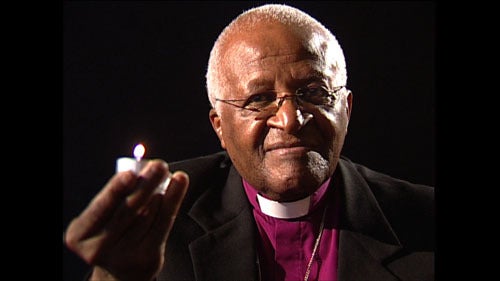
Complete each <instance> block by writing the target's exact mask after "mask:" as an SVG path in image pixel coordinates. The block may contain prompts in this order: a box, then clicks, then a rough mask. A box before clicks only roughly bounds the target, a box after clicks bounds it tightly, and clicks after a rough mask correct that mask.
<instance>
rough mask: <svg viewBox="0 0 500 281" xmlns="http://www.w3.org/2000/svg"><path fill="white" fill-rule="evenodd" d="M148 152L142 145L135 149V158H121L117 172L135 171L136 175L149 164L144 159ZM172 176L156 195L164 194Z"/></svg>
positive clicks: (159, 188)
mask: <svg viewBox="0 0 500 281" xmlns="http://www.w3.org/2000/svg"><path fill="white" fill-rule="evenodd" d="M145 152H146V148H145V147H144V145H142V144H141V143H139V144H137V145H136V146H135V147H134V158H131V157H120V158H118V159H117V160H116V172H117V173H119V172H124V171H133V172H134V173H136V174H139V172H140V171H141V170H142V169H143V168H144V167H145V166H146V165H147V164H148V160H144V159H142V157H143V156H144V154H145ZM171 176H172V174H171V173H169V174H168V177H167V179H166V180H165V181H164V182H163V183H162V184H160V185H159V186H158V187H157V188H156V191H155V192H156V193H161V194H164V193H165V191H166V190H167V187H168V184H169V183H170V179H171Z"/></svg>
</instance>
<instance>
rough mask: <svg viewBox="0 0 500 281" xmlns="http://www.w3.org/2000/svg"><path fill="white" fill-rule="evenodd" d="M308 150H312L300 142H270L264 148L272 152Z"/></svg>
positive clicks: (294, 152) (283, 152)
mask: <svg viewBox="0 0 500 281" xmlns="http://www.w3.org/2000/svg"><path fill="white" fill-rule="evenodd" d="M310 150H312V149H311V147H310V146H308V145H306V144H304V143H301V142H294V143H276V144H272V145H270V146H268V147H267V148H266V150H265V152H266V153H268V152H273V153H279V154H297V153H299V154H302V153H305V152H308V151H310Z"/></svg>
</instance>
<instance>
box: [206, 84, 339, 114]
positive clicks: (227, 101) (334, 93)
mask: <svg viewBox="0 0 500 281" xmlns="http://www.w3.org/2000/svg"><path fill="white" fill-rule="evenodd" d="M307 88H310V87H300V88H298V89H297V90H295V93H294V94H291V95H284V96H282V97H278V96H276V98H275V100H274V101H273V102H271V103H270V104H269V105H272V104H273V103H276V101H278V106H277V107H276V111H278V110H279V108H280V107H281V105H282V104H283V103H284V102H285V100H286V99H292V98H293V99H295V102H296V104H297V105H298V106H302V103H304V102H305V103H308V104H311V105H313V106H318V105H323V106H325V105H326V104H312V103H309V102H306V101H302V103H299V102H297V98H298V97H300V96H302V95H304V94H302V93H299V92H301V91H303V90H304V89H307ZM319 88H322V89H323V90H324V91H326V92H327V93H328V94H329V96H331V97H333V98H334V102H335V101H336V100H337V99H338V92H340V91H341V90H342V89H344V88H346V89H347V86H346V85H342V86H337V87H335V88H334V89H333V90H330V89H327V88H326V87H324V86H320V87H319ZM249 98H250V97H248V98H246V99H219V98H215V101H216V102H217V101H220V102H223V103H225V104H229V105H232V106H234V107H237V108H240V109H245V110H249V111H253V112H265V111H266V110H265V109H264V108H263V109H259V108H255V107H246V106H245V105H239V104H236V103H234V102H245V103H246V101H248V99H249ZM274 113H275V112H274ZM274 113H271V114H274Z"/></svg>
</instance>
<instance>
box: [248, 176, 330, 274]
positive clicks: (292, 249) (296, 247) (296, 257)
mask: <svg viewBox="0 0 500 281" xmlns="http://www.w3.org/2000/svg"><path fill="white" fill-rule="evenodd" d="M329 183H330V179H328V180H327V181H326V182H325V183H323V184H322V185H321V186H320V188H318V190H317V191H316V192H315V193H314V194H312V195H311V197H310V198H311V202H310V208H309V213H308V214H306V215H304V216H302V217H299V218H293V219H278V218H275V217H271V216H269V215H266V214H264V213H263V212H262V211H261V209H260V207H259V202H258V200H257V191H256V190H255V189H254V188H253V187H252V186H251V185H250V184H249V183H248V182H246V181H245V180H243V186H244V188H245V192H246V194H247V196H248V199H249V200H250V203H251V204H252V206H253V215H254V218H255V222H256V223H257V228H258V230H259V234H260V238H261V239H258V241H257V245H258V254H259V264H260V271H261V273H260V274H261V280H263V281H282V280H286V281H300V280H304V276H305V274H306V269H307V264H308V262H309V259H310V258H311V254H312V252H313V248H314V243H315V241H316V238H317V237H318V232H319V228H320V223H321V217H322V215H323V210H324V208H325V207H328V209H327V212H326V216H325V224H324V230H323V234H322V237H321V240H320V244H319V248H318V253H319V255H318V254H317V255H316V258H315V259H314V260H313V263H312V265H311V270H310V274H309V278H308V280H309V281H311V280H322V281H327V280H328V281H334V280H337V249H338V231H337V229H336V226H337V225H338V224H337V220H338V210H339V209H338V202H339V200H337V198H338V196H337V195H336V193H337V192H327V191H328V188H329ZM330 188H331V187H330ZM332 191H336V190H332ZM328 193H330V196H335V198H334V200H330V199H331V198H330V199H329V200H326V197H328V196H327V195H328Z"/></svg>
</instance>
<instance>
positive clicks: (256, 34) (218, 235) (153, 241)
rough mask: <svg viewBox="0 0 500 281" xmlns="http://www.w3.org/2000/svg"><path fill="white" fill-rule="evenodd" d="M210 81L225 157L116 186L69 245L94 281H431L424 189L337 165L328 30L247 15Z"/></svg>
mask: <svg viewBox="0 0 500 281" xmlns="http://www.w3.org/2000/svg"><path fill="white" fill-rule="evenodd" d="M206 78H207V90H208V98H209V100H210V103H211V105H212V109H211V110H210V112H209V119H210V122H211V124H212V127H213V129H214V131H215V132H216V134H217V136H218V138H219V140H220V144H221V147H222V148H223V151H221V152H220V153H216V154H213V155H208V156H203V157H199V158H195V159H188V160H185V161H181V162H177V163H171V164H170V166H168V165H167V164H166V163H165V162H163V161H161V160H154V161H151V162H150V163H149V164H148V165H147V166H146V167H145V168H144V169H143V170H142V171H141V172H140V173H139V174H138V175H136V174H134V173H133V172H121V173H117V174H116V175H114V176H113V177H112V178H111V179H110V181H109V182H108V183H107V185H106V186H105V187H104V188H103V189H102V191H101V192H100V193H99V194H98V195H97V196H96V197H95V198H94V200H93V201H92V202H91V203H90V204H89V206H88V207H87V208H86V209H85V210H84V211H83V212H82V213H81V214H80V215H79V216H78V217H76V218H75V219H74V220H73V221H72V222H71V223H70V225H69V226H68V229H67V231H66V235H65V243H66V245H67V246H68V247H69V248H70V249H71V250H73V251H74V252H75V253H76V254H78V255H79V256H80V257H82V259H83V260H85V261H86V262H87V263H89V264H90V265H92V266H93V270H92V271H91V272H90V274H89V276H88V278H89V279H90V280H273V281H277V280H433V279H434V265H433V263H434V189H433V187H430V186H424V185H419V184H414V183H410V182H407V181H403V180H400V179H395V178H392V177H390V176H388V175H385V174H382V173H379V172H376V171H374V170H371V169H368V168H367V167H364V166H362V165H359V164H356V163H353V162H352V161H350V160H349V159H347V158H345V157H343V156H341V151H342V147H343V144H344V139H345V136H346V134H347V129H348V124H349V118H350V115H351V112H352V106H353V94H352V92H351V91H350V90H349V89H348V88H347V70H346V63H345V59H344V55H343V51H342V49H341V47H340V45H339V44H338V42H337V40H336V39H335V37H334V36H333V34H332V33H331V32H330V31H329V30H328V29H326V28H325V27H324V26H323V25H322V24H321V23H319V22H318V21H316V20H315V19H313V18H312V17H310V16H309V15H307V14H305V13H303V12H302V11H300V10H297V9H295V8H293V7H290V6H286V5H263V6H260V7H257V8H254V9H251V10H248V11H246V12H244V13H242V14H241V15H240V16H238V17H237V18H236V19H235V20H233V21H232V22H231V23H230V24H229V25H228V26H227V27H226V28H225V29H224V30H223V31H222V33H221V34H220V36H219V38H218V39H217V41H216V42H215V45H214V47H213V49H212V52H211V54H210V59H209V63H208V70H207V75H206ZM170 171H174V172H172V173H171V172H170ZM169 174H170V176H169ZM167 177H169V178H171V180H170V184H169V186H168V189H167V191H166V192H165V193H161V192H160V193H158V192H155V190H156V188H157V186H158V185H160V184H161V183H162V182H163V181H164V180H165V179H166V178H167Z"/></svg>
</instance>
